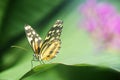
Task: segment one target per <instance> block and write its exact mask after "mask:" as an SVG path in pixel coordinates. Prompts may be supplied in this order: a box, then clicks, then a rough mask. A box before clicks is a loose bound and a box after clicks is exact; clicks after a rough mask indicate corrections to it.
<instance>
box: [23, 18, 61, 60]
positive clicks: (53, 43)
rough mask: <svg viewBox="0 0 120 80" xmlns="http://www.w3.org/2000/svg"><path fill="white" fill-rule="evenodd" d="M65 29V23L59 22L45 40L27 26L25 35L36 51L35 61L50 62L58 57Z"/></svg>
mask: <svg viewBox="0 0 120 80" xmlns="http://www.w3.org/2000/svg"><path fill="white" fill-rule="evenodd" d="M62 28H63V21H62V20H57V21H56V22H55V24H54V25H53V26H52V28H51V29H50V30H49V31H48V33H47V35H46V37H45V39H44V40H42V38H41V37H40V36H39V34H38V33H36V31H35V30H34V29H33V28H32V27H31V26H30V25H25V33H26V36H27V39H28V42H29V44H30V46H31V48H32V49H33V51H34V55H33V61H36V60H37V61H41V62H43V61H49V60H51V59H53V58H54V57H56V55H57V53H58V51H59V49H60V45H61V39H60V35H61V32H62Z"/></svg>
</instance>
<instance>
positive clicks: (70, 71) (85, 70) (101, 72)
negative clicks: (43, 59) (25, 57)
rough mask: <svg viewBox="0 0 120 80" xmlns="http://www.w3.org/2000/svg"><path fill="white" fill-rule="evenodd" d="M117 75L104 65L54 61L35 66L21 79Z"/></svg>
mask: <svg viewBox="0 0 120 80" xmlns="http://www.w3.org/2000/svg"><path fill="white" fill-rule="evenodd" d="M119 75H120V73H119V72H117V71H115V70H112V69H110V68H105V67H98V66H92V65H87V64H77V65H65V64H58V63H54V64H43V65H39V66H36V67H35V68H33V69H32V70H31V71H29V72H27V73H26V74H25V75H24V76H23V77H22V78H21V80H33V79H35V80H119V79H120V76H119Z"/></svg>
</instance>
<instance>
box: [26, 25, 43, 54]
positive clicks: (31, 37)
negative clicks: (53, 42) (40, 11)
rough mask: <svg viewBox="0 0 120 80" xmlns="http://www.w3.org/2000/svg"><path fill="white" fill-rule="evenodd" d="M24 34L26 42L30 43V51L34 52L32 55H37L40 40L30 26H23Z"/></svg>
mask: <svg viewBox="0 0 120 80" xmlns="http://www.w3.org/2000/svg"><path fill="white" fill-rule="evenodd" d="M25 32H26V36H27V39H28V42H29V43H30V45H31V47H32V49H33V50H34V53H35V54H38V53H39V52H40V46H39V45H40V44H41V43H42V39H41V38H40V37H39V35H38V34H37V33H36V31H35V30H34V29H33V28H32V27H31V26H30V25H26V26H25Z"/></svg>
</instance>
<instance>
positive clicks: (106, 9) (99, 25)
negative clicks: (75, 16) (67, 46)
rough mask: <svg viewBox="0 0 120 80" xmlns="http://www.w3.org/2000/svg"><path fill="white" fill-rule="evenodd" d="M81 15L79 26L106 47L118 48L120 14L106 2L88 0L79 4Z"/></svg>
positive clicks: (119, 46)
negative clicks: (81, 20) (81, 19)
mask: <svg viewBox="0 0 120 80" xmlns="http://www.w3.org/2000/svg"><path fill="white" fill-rule="evenodd" d="M80 13H82V15H83V22H81V23H80V24H81V26H83V28H84V29H85V30H87V31H88V32H89V33H90V35H91V36H92V37H93V38H94V39H95V40H96V41H97V42H98V43H101V44H102V45H104V46H106V47H107V48H108V47H109V48H115V49H116V48H117V49H120V14H119V13H118V12H117V11H116V9H115V8H114V7H113V6H112V5H111V4H108V3H97V2H96V0H90V1H89V0H88V1H87V2H86V3H85V4H83V5H82V6H80Z"/></svg>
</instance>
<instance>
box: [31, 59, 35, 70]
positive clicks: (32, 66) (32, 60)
mask: <svg viewBox="0 0 120 80" xmlns="http://www.w3.org/2000/svg"><path fill="white" fill-rule="evenodd" d="M33 61H34V60H31V69H32V68H33Z"/></svg>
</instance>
